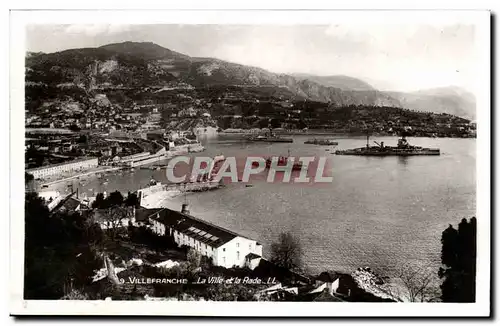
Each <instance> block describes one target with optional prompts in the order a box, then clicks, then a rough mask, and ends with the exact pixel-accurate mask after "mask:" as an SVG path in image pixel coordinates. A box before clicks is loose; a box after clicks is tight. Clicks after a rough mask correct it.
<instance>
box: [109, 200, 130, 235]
mask: <svg viewBox="0 0 500 326" xmlns="http://www.w3.org/2000/svg"><path fill="white" fill-rule="evenodd" d="M129 216H130V211H129V209H128V208H126V207H121V206H112V207H109V208H107V209H106V210H105V212H104V223H106V224H107V226H108V228H107V230H108V233H109V234H110V235H111V239H113V240H114V239H115V238H116V236H117V234H118V232H119V231H120V230H119V229H120V228H121V227H123V226H124V223H123V221H124V220H125V219H126V218H128V217H129Z"/></svg>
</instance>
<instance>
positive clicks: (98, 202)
mask: <svg viewBox="0 0 500 326" xmlns="http://www.w3.org/2000/svg"><path fill="white" fill-rule="evenodd" d="M105 205H106V202H105V200H104V194H102V193H98V194H97V196H96V197H95V200H94V202H93V203H92V208H105Z"/></svg>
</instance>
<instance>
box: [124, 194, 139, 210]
mask: <svg viewBox="0 0 500 326" xmlns="http://www.w3.org/2000/svg"><path fill="white" fill-rule="evenodd" d="M125 206H134V207H139V197H137V194H136V193H135V192H133V193H131V192H129V193H128V195H127V199H126V200H125Z"/></svg>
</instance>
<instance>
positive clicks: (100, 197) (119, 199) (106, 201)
mask: <svg viewBox="0 0 500 326" xmlns="http://www.w3.org/2000/svg"><path fill="white" fill-rule="evenodd" d="M123 203H124V198H123V195H122V194H121V193H120V192H119V191H114V192H112V193H110V194H109V195H108V197H106V198H104V194H102V193H98V194H97V196H96V198H95V201H94V202H93V203H92V208H99V209H107V208H111V207H114V206H121V205H123Z"/></svg>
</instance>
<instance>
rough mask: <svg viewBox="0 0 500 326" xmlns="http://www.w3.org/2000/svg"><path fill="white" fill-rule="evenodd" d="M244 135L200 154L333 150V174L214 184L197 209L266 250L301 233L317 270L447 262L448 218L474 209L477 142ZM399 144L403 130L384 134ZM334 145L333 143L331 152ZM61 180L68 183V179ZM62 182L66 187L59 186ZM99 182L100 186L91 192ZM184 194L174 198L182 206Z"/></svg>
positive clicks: (138, 180)
mask: <svg viewBox="0 0 500 326" xmlns="http://www.w3.org/2000/svg"><path fill="white" fill-rule="evenodd" d="M293 138H294V143H292V144H287V143H273V144H262V143H246V142H243V141H240V140H237V139H234V137H230V136H226V137H224V138H223V137H219V138H217V139H211V140H205V146H206V147H207V150H206V151H205V152H203V153H198V154H196V155H200V156H201V155H203V156H215V155H218V154H223V155H225V156H226V157H227V156H236V157H244V156H250V155H286V154H287V152H288V151H290V153H291V154H292V155H293V156H307V155H310V156H326V157H328V160H329V163H330V166H331V169H332V170H331V171H332V172H331V175H332V176H333V182H332V183H328V184H321V185H319V184H318V185H309V184H308V185H299V184H284V183H273V184H269V183H267V182H265V180H264V178H261V180H254V181H252V184H253V187H245V185H242V184H229V185H227V187H225V188H223V189H220V190H217V191H211V192H205V193H194V194H189V195H188V196H187V200H188V202H189V205H190V210H191V213H192V215H194V216H197V217H200V218H203V219H206V220H208V221H211V222H213V223H215V224H218V225H220V226H223V227H225V228H228V229H230V230H233V231H235V232H238V233H241V234H243V235H246V236H248V237H251V238H253V239H256V240H258V241H259V242H261V243H263V244H264V255H266V254H268V253H269V251H268V250H269V247H270V244H271V243H272V242H273V241H275V240H276V239H277V238H278V236H279V234H280V232H283V231H289V232H291V233H293V234H294V235H295V236H296V237H297V238H298V239H299V240H300V243H301V245H302V248H303V252H304V263H305V265H306V266H307V268H308V269H309V270H310V271H311V272H313V273H317V272H321V271H323V270H337V271H346V272H349V271H352V270H353V269H356V268H358V267H361V266H370V267H371V268H372V269H374V270H375V271H377V272H379V273H381V274H383V275H387V276H391V275H392V274H394V273H395V271H396V270H398V268H399V267H400V266H401V265H403V264H413V265H429V264H430V265H435V266H436V267H437V266H438V265H439V260H440V250H441V244H440V238H441V233H442V231H443V230H444V229H445V228H446V227H447V226H448V225H449V224H453V225H457V224H458V222H459V221H460V220H461V219H462V218H464V217H467V218H468V217H472V216H474V215H475V209H476V158H475V157H476V155H475V151H476V140H475V139H444V138H441V139H440V138H409V141H410V143H411V144H413V145H419V146H424V147H439V148H440V149H441V155H440V156H421V157H418V156H415V157H362V156H336V155H332V154H331V153H332V152H333V151H334V149H346V148H352V147H362V146H364V145H365V143H366V138H364V137H359V138H355V137H349V138H342V137H329V138H336V139H337V141H338V142H339V145H338V146H336V147H334V146H315V145H305V144H304V141H305V140H306V139H307V138H308V137H306V136H293ZM373 140H377V141H384V142H385V144H386V145H395V144H396V142H397V138H396V137H376V138H373ZM326 149H329V150H330V151H326ZM152 177H153V178H155V179H156V180H159V181H163V182H166V178H165V170H160V171H151V170H143V169H138V168H136V170H135V172H134V173H133V174H132V173H130V172H112V173H109V174H107V175H106V179H107V184H102V179H101V180H98V179H96V178H95V177H93V178H87V181H86V184H85V186H81V187H80V189H79V191H80V194H82V193H84V192H85V193H86V194H87V195H91V194H92V193H96V192H102V191H104V190H106V191H108V192H110V191H114V190H120V191H123V192H125V193H126V192H127V191H128V190H136V189H138V188H140V187H141V186H144V185H146V184H147V183H148V182H149V180H150V179H151V178H152ZM64 186H65V185H63V186H62V187H64ZM59 187H61V185H60V186H59ZM90 189H92V190H90ZM184 200H185V199H184V197H178V198H175V199H173V200H172V201H171V203H172V208H174V209H180V206H181V204H182V202H183V201H184Z"/></svg>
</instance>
